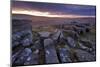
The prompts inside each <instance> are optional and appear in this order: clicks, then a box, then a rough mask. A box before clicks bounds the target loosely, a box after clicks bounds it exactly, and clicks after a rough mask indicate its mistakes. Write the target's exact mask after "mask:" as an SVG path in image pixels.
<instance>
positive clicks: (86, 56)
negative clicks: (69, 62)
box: [75, 49, 96, 62]
mask: <svg viewBox="0 0 100 67" xmlns="http://www.w3.org/2000/svg"><path fill="white" fill-rule="evenodd" d="M75 52H76V56H77V57H78V60H79V61H80V62H87V61H95V60H96V58H95V56H94V55H92V54H90V53H88V52H86V51H83V50H79V49H77V50H75Z"/></svg>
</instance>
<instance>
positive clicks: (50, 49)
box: [44, 39, 59, 64]
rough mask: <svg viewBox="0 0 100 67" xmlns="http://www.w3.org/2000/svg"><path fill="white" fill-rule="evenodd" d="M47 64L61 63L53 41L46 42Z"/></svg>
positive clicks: (47, 40)
mask: <svg viewBox="0 0 100 67" xmlns="http://www.w3.org/2000/svg"><path fill="white" fill-rule="evenodd" d="M44 50H45V63H47V64H49V63H59V61H58V57H57V53H56V50H55V47H54V44H53V41H52V40H51V39H45V40H44Z"/></svg>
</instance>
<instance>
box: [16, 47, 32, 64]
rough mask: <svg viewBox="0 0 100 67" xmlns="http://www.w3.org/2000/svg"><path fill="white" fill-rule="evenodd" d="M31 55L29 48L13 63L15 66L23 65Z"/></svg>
mask: <svg viewBox="0 0 100 67" xmlns="http://www.w3.org/2000/svg"><path fill="white" fill-rule="evenodd" d="M30 54H32V51H31V49H30V48H25V49H24V50H23V51H22V52H21V54H20V55H19V56H18V59H17V60H16V61H15V64H16V65H23V64H24V62H25V61H26V59H27V57H29V55H30Z"/></svg>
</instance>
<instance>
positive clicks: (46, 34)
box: [38, 31, 50, 37]
mask: <svg viewBox="0 0 100 67" xmlns="http://www.w3.org/2000/svg"><path fill="white" fill-rule="evenodd" d="M38 33H39V35H40V37H49V36H50V32H45V31H43V32H38Z"/></svg>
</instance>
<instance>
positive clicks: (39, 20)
mask: <svg viewBox="0 0 100 67" xmlns="http://www.w3.org/2000/svg"><path fill="white" fill-rule="evenodd" d="M12 19H18V20H31V21H32V25H35V26H36V25H54V24H67V23H70V22H73V21H76V22H79V23H95V22H96V21H95V20H96V18H93V17H92V18H91V17H89V18H58V17H41V16H31V15H25V14H12Z"/></svg>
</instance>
